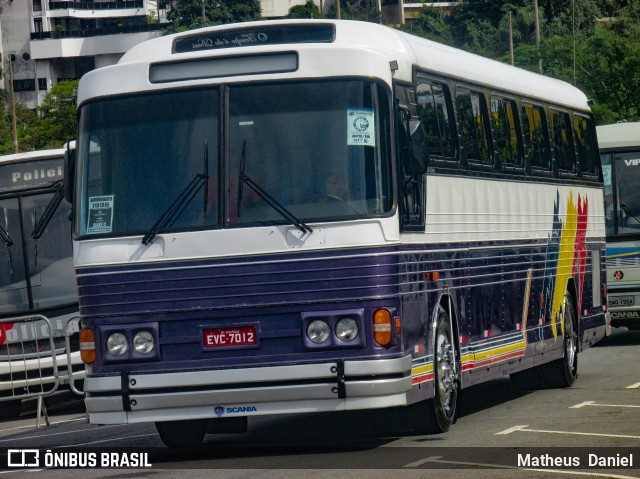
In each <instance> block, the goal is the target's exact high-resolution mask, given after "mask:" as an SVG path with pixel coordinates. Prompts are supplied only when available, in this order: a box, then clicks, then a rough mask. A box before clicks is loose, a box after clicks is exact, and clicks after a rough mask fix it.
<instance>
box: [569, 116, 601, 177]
mask: <svg viewBox="0 0 640 479" xmlns="http://www.w3.org/2000/svg"><path fill="white" fill-rule="evenodd" d="M573 131H574V133H575V135H576V148H577V150H578V164H579V165H580V172H581V173H582V174H583V175H590V176H597V175H598V150H597V148H596V138H595V128H594V126H593V121H592V120H591V118H587V117H584V116H580V115H575V116H574V117H573Z"/></svg>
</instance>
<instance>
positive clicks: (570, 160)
mask: <svg viewBox="0 0 640 479" xmlns="http://www.w3.org/2000/svg"><path fill="white" fill-rule="evenodd" d="M572 130H573V128H572V127H571V120H570V119H569V114H568V113H564V112H561V111H554V110H551V136H552V138H551V140H552V145H553V156H554V158H555V160H556V166H557V168H558V170H559V171H569V172H574V171H576V157H575V155H574V153H573V136H572V133H571V132H572Z"/></svg>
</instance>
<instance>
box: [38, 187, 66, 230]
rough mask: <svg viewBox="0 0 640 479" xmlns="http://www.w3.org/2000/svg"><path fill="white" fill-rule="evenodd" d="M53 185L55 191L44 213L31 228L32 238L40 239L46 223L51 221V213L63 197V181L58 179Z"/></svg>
mask: <svg viewBox="0 0 640 479" xmlns="http://www.w3.org/2000/svg"><path fill="white" fill-rule="evenodd" d="M53 186H54V188H55V189H56V192H55V193H54V195H53V197H52V198H51V200H49V204H48V205H47V207H46V208H45V210H44V213H43V214H42V218H40V220H39V221H38V223H37V224H36V226H35V228H33V231H32V232H31V237H32V238H33V239H34V240H37V239H40V237H41V236H42V234H43V233H44V230H45V229H46V227H47V225H48V224H49V222H50V221H51V218H52V217H53V214H54V213H55V212H56V210H57V209H58V206H60V203H61V202H62V198H64V182H63V181H62V180H60V181H58V182H56V183H54V185H53Z"/></svg>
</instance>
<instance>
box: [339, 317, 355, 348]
mask: <svg viewBox="0 0 640 479" xmlns="http://www.w3.org/2000/svg"><path fill="white" fill-rule="evenodd" d="M336 337H337V338H338V339H339V340H340V341H345V342H348V341H353V340H354V339H356V338H357V337H358V323H357V322H356V321H355V320H353V319H351V318H344V319H341V320H340V321H338V322H337V323H336Z"/></svg>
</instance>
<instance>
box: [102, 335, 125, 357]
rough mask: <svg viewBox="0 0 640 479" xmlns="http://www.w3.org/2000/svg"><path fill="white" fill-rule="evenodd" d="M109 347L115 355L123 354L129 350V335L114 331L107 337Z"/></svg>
mask: <svg viewBox="0 0 640 479" xmlns="http://www.w3.org/2000/svg"><path fill="white" fill-rule="evenodd" d="M107 349H108V350H109V352H110V353H111V354H113V355H114V356H122V355H123V354H126V352H127V351H128V350H129V343H127V337H126V336H125V335H124V334H122V333H113V334H112V335H111V336H109V338H108V339H107Z"/></svg>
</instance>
